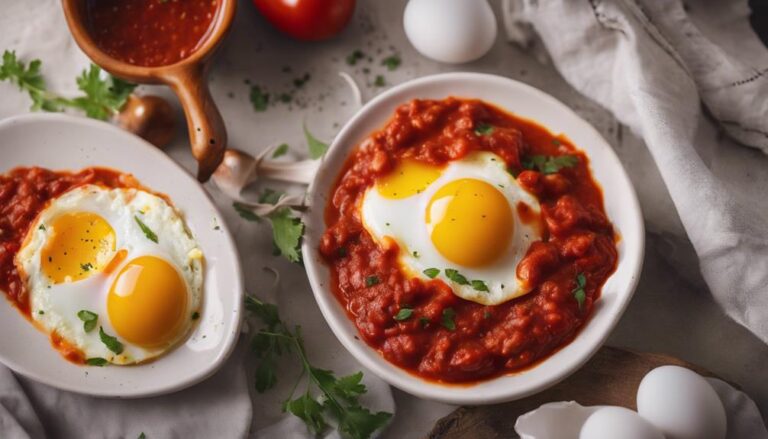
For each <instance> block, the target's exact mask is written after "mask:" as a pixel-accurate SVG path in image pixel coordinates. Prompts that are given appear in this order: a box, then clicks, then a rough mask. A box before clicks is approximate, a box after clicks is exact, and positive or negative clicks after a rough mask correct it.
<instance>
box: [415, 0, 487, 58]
mask: <svg viewBox="0 0 768 439" xmlns="http://www.w3.org/2000/svg"><path fill="white" fill-rule="evenodd" d="M403 25H404V27H405V34H406V35H407V36H408V40H409V41H410V42H411V44H413V47H415V48H416V50H418V51H419V52H421V54H422V55H424V56H426V57H427V58H432V59H434V60H436V61H440V62H444V63H465V62H469V61H473V60H475V59H477V58H480V57H481V56H483V55H485V54H486V53H487V52H488V51H489V50H490V49H491V46H493V43H494V41H496V31H497V26H496V17H494V15H493V10H492V9H491V6H490V5H489V4H488V2H487V1H486V0H410V1H409V2H408V5H406V7H405V13H404V16H403Z"/></svg>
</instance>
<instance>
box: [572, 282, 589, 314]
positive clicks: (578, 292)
mask: <svg viewBox="0 0 768 439" xmlns="http://www.w3.org/2000/svg"><path fill="white" fill-rule="evenodd" d="M586 285H587V278H586V276H584V273H579V274H577V275H576V288H574V289H573V291H571V293H573V298H574V299H576V303H578V304H579V309H582V307H583V306H584V301H585V300H587V292H586V291H585V290H584V287H585V286H586Z"/></svg>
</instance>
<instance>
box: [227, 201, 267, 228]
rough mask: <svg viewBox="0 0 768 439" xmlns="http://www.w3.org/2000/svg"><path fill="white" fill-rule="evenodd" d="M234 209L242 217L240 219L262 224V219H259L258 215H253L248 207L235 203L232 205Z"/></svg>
mask: <svg viewBox="0 0 768 439" xmlns="http://www.w3.org/2000/svg"><path fill="white" fill-rule="evenodd" d="M232 207H233V208H234V209H235V211H236V212H237V214H238V215H240V218H242V219H244V220H248V221H254V222H257V223H258V222H261V218H259V216H258V215H256V214H255V213H253V212H252V211H251V210H250V209H248V206H246V205H245V204H243V203H238V202H237V201H235V202H234V203H232Z"/></svg>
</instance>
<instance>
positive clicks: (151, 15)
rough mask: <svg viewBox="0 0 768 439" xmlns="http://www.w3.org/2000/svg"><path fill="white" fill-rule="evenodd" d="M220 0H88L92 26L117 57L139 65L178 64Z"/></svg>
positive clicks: (202, 36) (207, 27)
mask: <svg viewBox="0 0 768 439" xmlns="http://www.w3.org/2000/svg"><path fill="white" fill-rule="evenodd" d="M220 4H221V0H130V1H128V0H88V1H87V2H86V16H87V25H88V29H89V31H90V33H91V36H92V37H93V39H94V41H95V42H96V45H97V46H99V48H100V49H101V50H103V51H104V52H105V53H107V54H108V55H110V56H111V57H113V58H116V59H119V60H121V61H123V62H127V63H129V64H134V65H137V66H146V67H155V66H167V65H170V64H175V63H177V62H179V61H181V60H183V59H185V58H187V57H188V56H190V55H191V54H193V53H194V52H195V51H196V50H197V49H198V48H200V46H201V45H202V43H203V42H205V40H206V37H207V36H208V33H209V32H210V31H211V28H212V27H213V26H212V24H213V22H214V19H215V18H216V13H217V12H218V10H219V6H220Z"/></svg>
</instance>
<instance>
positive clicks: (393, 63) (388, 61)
mask: <svg viewBox="0 0 768 439" xmlns="http://www.w3.org/2000/svg"><path fill="white" fill-rule="evenodd" d="M400 62H401V61H400V57H399V56H397V55H391V56H388V57H386V58H384V59H383V60H381V65H383V66H386V67H387V70H389V71H390V72H391V71H392V70H396V69H397V68H398V67H400Z"/></svg>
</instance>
